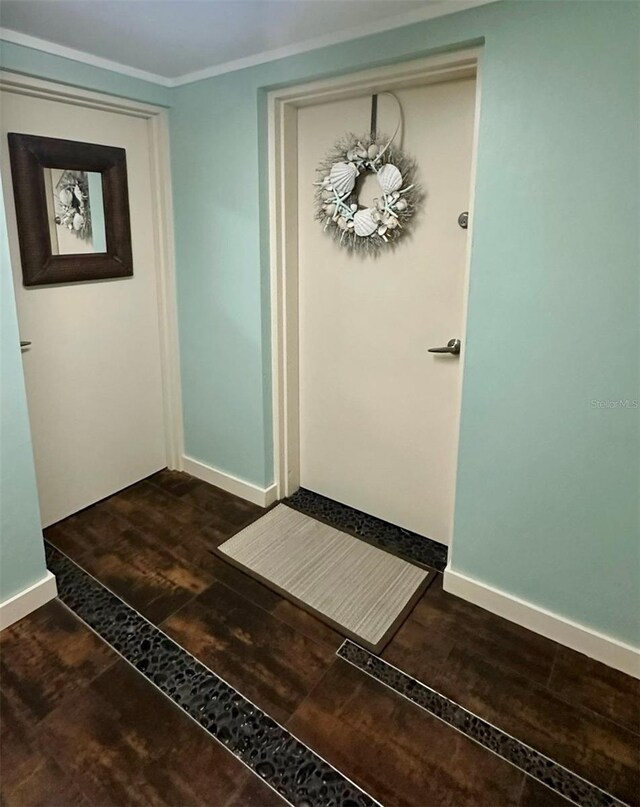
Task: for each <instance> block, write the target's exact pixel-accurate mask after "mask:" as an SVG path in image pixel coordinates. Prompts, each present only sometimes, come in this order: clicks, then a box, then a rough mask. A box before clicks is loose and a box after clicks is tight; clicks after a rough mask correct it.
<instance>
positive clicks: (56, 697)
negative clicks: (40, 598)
mask: <svg viewBox="0 0 640 807" xmlns="http://www.w3.org/2000/svg"><path fill="white" fill-rule="evenodd" d="M117 658H118V657H117V655H116V653H115V652H114V651H113V650H111V649H110V648H109V646H108V645H107V644H105V643H104V642H103V641H102V640H101V639H99V638H98V637H97V636H96V635H95V634H93V633H92V632H91V631H89V630H88V629H87V628H86V627H85V626H84V625H83V624H82V623H81V622H80V620H79V619H78V618H77V617H75V616H74V615H73V614H72V613H71V612H70V611H68V610H67V609H66V608H65V607H64V606H63V605H62V604H61V603H60V602H59V601H58V600H52V601H51V602H49V603H47V605H44V606H43V607H42V608H40V609H38V610H37V611H35V612H34V613H33V614H31V615H30V616H28V617H26V618H25V619H22V620H20V621H19V622H17V623H15V625H12V626H11V627H9V628H7V629H5V630H4V631H2V633H1V634H0V667H1V670H2V673H1V678H0V680H1V686H2V693H3V695H4V697H5V703H7V704H10V708H11V712H12V713H13V714H15V715H18V714H22V715H24V716H25V717H26V719H28V720H29V721H31V722H34V723H35V722H38V721H39V720H42V719H43V718H44V717H45V716H46V715H48V714H49V713H50V712H51V711H52V710H53V709H55V707H56V706H57V705H58V704H59V703H60V702H61V701H62V700H63V699H64V698H65V697H66V696H67V695H68V694H69V693H71V692H74V691H75V690H77V689H78V688H79V687H85V686H87V685H88V684H89V683H90V682H91V681H92V680H93V679H94V678H95V677H96V676H97V675H99V674H100V673H101V672H102V671H103V670H105V669H106V668H107V667H109V666H110V665H111V664H113V663H114V662H115V661H116V659H117Z"/></svg>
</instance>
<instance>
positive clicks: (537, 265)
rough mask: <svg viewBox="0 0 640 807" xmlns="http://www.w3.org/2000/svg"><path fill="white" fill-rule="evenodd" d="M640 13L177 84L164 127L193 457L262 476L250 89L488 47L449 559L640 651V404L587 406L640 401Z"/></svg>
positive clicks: (257, 207)
mask: <svg viewBox="0 0 640 807" xmlns="http://www.w3.org/2000/svg"><path fill="white" fill-rule="evenodd" d="M639 8H640V7H639V6H638V5H637V4H635V3H625V2H616V3H607V2H603V3H600V2H583V3H581V2H539V3H538V2H517V3H512V2H508V3H496V4H493V5H488V6H484V7H481V8H477V9H473V10H470V11H467V12H463V13H460V14H455V15H450V16H447V17H441V18H439V19H435V20H432V21H429V22H426V23H423V24H419V25H413V26H411V27H410V28H404V29H400V30H397V31H392V32H387V33H385V34H380V35H377V36H372V37H367V38H363V39H361V40H358V41H355V42H352V43H350V44H348V45H338V46H334V47H331V48H326V49H323V50H321V51H315V52H311V53H307V54H304V55H301V56H297V57H293V58H289V59H285V60H281V61H278V62H272V63H269V64H264V65H260V66H258V67H255V68H251V69H246V70H242V71H238V72H236V73H231V74H227V75H223V76H219V77H217V78H214V79H210V80H207V81H202V82H198V83H196V84H192V85H188V86H184V87H180V88H178V89H177V90H176V91H175V94H174V100H173V105H174V106H173V110H172V113H173V114H172V130H171V135H172V153H173V182H174V192H175V211H176V228H177V232H176V237H177V257H178V291H179V306H180V316H179V320H180V336H181V361H182V376H183V386H184V412H185V438H186V450H187V453H189V454H191V455H192V456H194V457H196V458H197V459H199V460H202V461H204V462H206V463H209V464H211V465H213V466H215V467H216V468H219V469H222V470H224V471H227V472H230V473H232V474H235V475H237V476H239V477H242V478H244V479H247V480H249V481H251V482H254V483H256V484H259V485H264V484H268V483H269V482H270V481H271V479H272V453H271V452H272V450H271V437H272V435H271V408H270V402H271V399H270V396H271V391H270V355H269V341H268V328H269V324H268V317H269V308H268V264H267V260H266V247H267V241H266V229H267V220H266V203H265V175H266V165H265V163H266V160H265V105H264V99H265V93H264V90H265V88H268V87H273V86H277V85H281V84H286V83H298V82H300V81H304V80H306V79H311V78H316V77H320V76H325V75H329V74H332V73H339V72H343V71H345V70H354V69H359V68H364V67H370V66H372V65H376V64H380V63H381V62H390V61H397V60H400V59H405V58H412V57H416V56H420V55H423V54H427V53H430V52H435V51H440V50H446V49H450V48H453V47H457V46H460V45H462V44H469V43H477V42H479V41H482V40H484V43H485V47H484V57H483V68H482V114H481V120H480V147H479V154H478V173H477V186H476V215H475V222H474V244H473V256H472V269H471V289H470V301H469V305H470V307H469V323H468V343H467V350H466V360H465V381H464V394H463V411H462V422H461V442H460V457H459V476H458V488H457V507H456V523H455V539H454V540H455V544H454V545H455V549H454V551H453V567H454V568H455V569H457V570H458V571H460V572H462V573H465V574H467V575H470V576H472V577H474V578H477V579H479V580H481V581H483V582H485V583H487V584H490V585H492V586H495V587H497V588H500V589H503V590H505V591H507V592H510V593H513V594H515V595H517V596H519V597H522V598H524V599H527V600H530V601H531V602H533V603H537V604H539V605H541V606H544V607H545V608H547V609H550V610H552V611H556V612H558V613H560V614H562V615H564V616H566V617H568V618H570V619H573V620H576V621H578V622H581V623H586V624H588V625H591V626H593V627H594V628H596V629H598V630H601V631H603V632H605V633H608V634H611V635H613V636H616V637H619V638H620V639H623V640H627V641H630V642H634V643H637V644H640V626H639V619H638V612H639V608H640V593H639V591H638V580H639V579H640V558H639V551H640V550H639V546H640V537H639V536H640V529H639V526H638V510H637V497H638V490H639V487H640V478H639V471H638V462H639V460H638V458H639V456H640V447H639V444H638V410H623V411H616V410H609V409H595V408H593V407H592V405H591V401H592V400H593V399H606V398H610V399H613V398H629V399H637V398H639V397H640V389H639V380H638V367H639V358H638V330H637V329H638V276H639V271H638V270H639V262H638V254H639V253H638V241H637V230H638V227H637V222H638V212H639V208H638V188H639V182H638V179H639V178H638V126H639V116H638V92H637V80H638V75H639V63H638V29H639ZM256 146H259V149H257V148H256ZM261 203H262V204H261Z"/></svg>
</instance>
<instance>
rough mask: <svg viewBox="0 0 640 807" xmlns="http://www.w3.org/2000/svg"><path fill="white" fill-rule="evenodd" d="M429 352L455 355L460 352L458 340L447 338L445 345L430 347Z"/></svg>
mask: <svg viewBox="0 0 640 807" xmlns="http://www.w3.org/2000/svg"><path fill="white" fill-rule="evenodd" d="M429 353H453V355H454V356H457V355H458V353H460V340H459V339H449V341H448V342H447V346H446V347H430V348H429Z"/></svg>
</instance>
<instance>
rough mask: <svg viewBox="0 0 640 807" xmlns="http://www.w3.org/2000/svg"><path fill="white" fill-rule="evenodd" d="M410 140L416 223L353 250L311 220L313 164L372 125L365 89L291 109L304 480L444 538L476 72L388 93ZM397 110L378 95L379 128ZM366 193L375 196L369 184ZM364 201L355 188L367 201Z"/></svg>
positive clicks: (450, 500)
mask: <svg viewBox="0 0 640 807" xmlns="http://www.w3.org/2000/svg"><path fill="white" fill-rule="evenodd" d="M396 95H397V97H398V98H399V100H400V102H401V104H402V108H403V111H404V137H403V139H402V146H403V148H404V150H405V151H406V152H407V153H408V154H411V155H413V156H414V157H415V159H416V160H417V163H418V169H419V180H420V183H421V185H422V187H423V189H424V191H425V200H424V204H423V207H422V210H421V212H420V213H419V214H418V215H417V217H416V220H415V224H414V227H413V228H412V234H411V235H409V236H407V237H406V238H405V240H404V241H403V242H402V243H399V244H398V246H397V249H395V250H394V251H393V252H392V251H389V252H388V253H385V254H383V255H381V256H380V257H378V258H363V257H359V256H351V255H349V254H348V253H347V251H346V250H344V249H341V248H340V247H339V246H338V245H337V244H336V243H335V242H334V241H332V240H331V239H330V238H329V237H328V236H327V235H326V234H325V233H323V231H322V227H321V226H320V225H319V223H318V222H317V221H314V218H313V190H314V189H313V185H312V183H313V181H314V180H315V179H316V178H317V173H316V166H317V165H318V163H319V162H320V160H321V159H322V158H323V157H324V155H325V153H326V152H327V151H328V150H329V149H330V147H331V146H332V145H333V143H334V142H335V140H336V139H337V138H338V137H340V136H341V135H343V134H344V133H346V132H355V133H359V132H363V133H364V132H366V131H367V129H368V124H369V118H370V109H371V96H369V95H367V96H364V97H361V98H357V99H350V100H344V101H337V102H331V103H327V104H321V105H317V106H311V107H306V108H303V109H300V110H299V111H298V149H299V152H298V216H299V218H298V220H299V327H300V345H299V350H300V354H299V355H300V368H299V370H300V482H301V485H302V486H303V487H306V488H308V489H310V490H313V491H316V492H318V493H321V494H323V495H326V496H329V497H330V498H333V499H335V500H337V501H340V502H343V503H345V504H349V505H351V506H352V507H355V508H357V509H359V510H363V511H365V512H367V513H371V514H373V515H376V516H379V517H381V518H383V519H385V520H387V521H390V522H392V523H394V524H398V525H400V526H401V527H404V528H406V529H410V530H414V531H415V532H417V533H419V534H421V535H426V536H428V537H430V538H433V539H434V540H437V541H440V542H442V543H445V544H446V543H449V541H450V538H451V533H452V524H453V507H454V497H455V476H456V457H457V444H458V431H459V416H460V390H461V372H462V362H461V356H452V355H441V356H438V355H435V354H433V353H428V352H427V350H428V348H430V347H437V346H443V345H446V344H447V342H448V341H449V340H450V339H452V338H458V339H461V340H462V344H463V351H464V325H465V322H464V305H465V299H466V253H467V231H466V230H463V229H461V227H460V226H459V225H458V223H457V219H458V215H459V214H460V213H461V212H463V211H466V210H468V209H469V200H470V185H471V160H472V148H473V130H474V111H475V79H465V80H460V81H452V82H447V83H441V84H431V85H427V86H421V87H412V88H408V89H403V90H401V91H398V92H396ZM396 110H397V107H396V105H395V103H394V101H393V99H392V98H389V97H387V96H380V97H379V100H378V128H379V130H381V131H386V132H393V130H394V129H395V126H396V121H397V111H396ZM364 192H365V193H366V194H368V198H365V199H364V202H365V203H367V202H370V201H371V198H372V197H373V196H375V195H379V191H378V192H377V193H376V189H372V188H371V187H370V186H367V187H365V189H364ZM361 201H362V198H361Z"/></svg>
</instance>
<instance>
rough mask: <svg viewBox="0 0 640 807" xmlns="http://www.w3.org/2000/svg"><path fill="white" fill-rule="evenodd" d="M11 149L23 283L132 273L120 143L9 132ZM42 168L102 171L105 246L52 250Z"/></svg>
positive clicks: (126, 192) (123, 155)
mask: <svg viewBox="0 0 640 807" xmlns="http://www.w3.org/2000/svg"><path fill="white" fill-rule="evenodd" d="M8 138H9V154H10V158H11V175H12V178H13V194H14V198H15V204H16V215H17V219H18V240H19V242H20V257H21V259H22V277H23V283H24V285H25V286H40V285H43V284H47V283H73V282H77V281H81V280H103V279H105V278H110V277H127V276H130V275H132V274H133V258H132V254H131V224H130V220H129V191H128V187H127V157H126V152H125V150H124V149H122V148H115V147H112V146H99V145H96V144H94V143H78V142H76V141H74V140H57V139H55V138H52V137H37V136H34V135H25V134H15V133H10V134H9V135H8ZM44 168H62V169H70V170H74V171H95V172H98V173H100V174H102V198H103V204H104V214H105V235H106V246H107V251H106V252H101V253H83V254H78V255H53V254H52V249H51V235H50V231H49V222H48V213H47V200H46V196H45V181H44V170H43V169H44Z"/></svg>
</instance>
